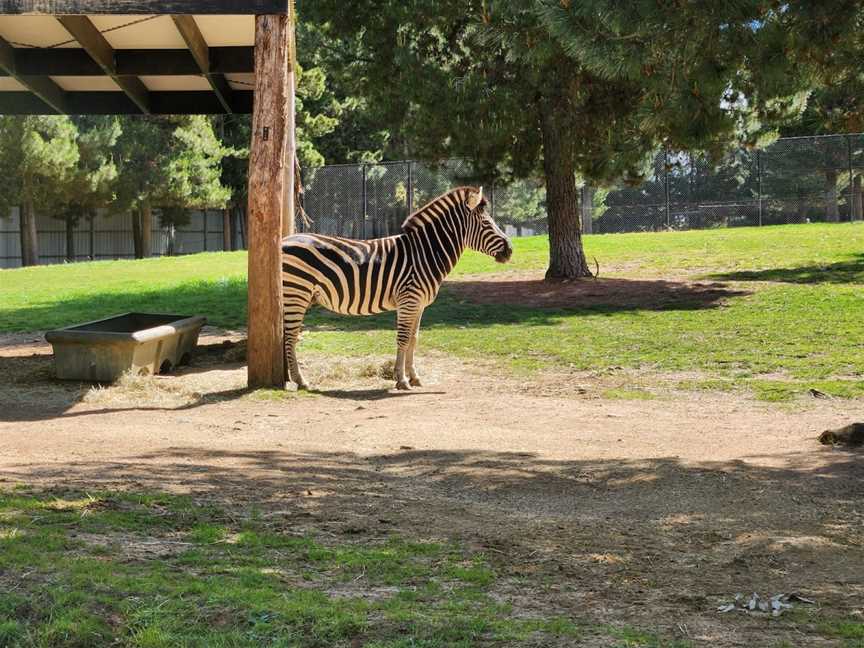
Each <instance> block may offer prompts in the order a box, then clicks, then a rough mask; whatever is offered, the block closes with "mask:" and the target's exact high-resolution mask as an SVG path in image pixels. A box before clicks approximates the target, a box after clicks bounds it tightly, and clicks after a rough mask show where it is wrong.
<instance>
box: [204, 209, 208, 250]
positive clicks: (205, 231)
mask: <svg viewBox="0 0 864 648" xmlns="http://www.w3.org/2000/svg"><path fill="white" fill-rule="evenodd" d="M204 251H205V252H206V251H207V210H206V209H205V210H204Z"/></svg>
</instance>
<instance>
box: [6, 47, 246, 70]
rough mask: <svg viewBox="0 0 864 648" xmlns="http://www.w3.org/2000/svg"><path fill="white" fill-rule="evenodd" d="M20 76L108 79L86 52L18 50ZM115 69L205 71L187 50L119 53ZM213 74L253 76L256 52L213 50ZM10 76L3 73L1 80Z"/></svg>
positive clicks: (129, 50) (17, 62) (119, 50)
mask: <svg viewBox="0 0 864 648" xmlns="http://www.w3.org/2000/svg"><path fill="white" fill-rule="evenodd" d="M15 65H16V67H17V69H18V73H19V74H24V75H30V76H104V74H105V70H103V69H102V67H101V66H100V65H99V64H98V63H97V62H96V61H94V60H93V59H92V58H91V56H90V55H89V54H88V53H87V52H86V51H84V50H83V49H77V48H74V49H73V48H68V49H67V48H63V49H42V48H23V47H19V48H16V49H15ZM114 67H115V69H116V71H117V74H119V75H120V76H177V75H186V74H200V73H201V68H200V67H199V66H198V64H197V63H196V62H195V59H194V58H192V53H191V52H190V51H189V50H185V49H182V50H181V49H170V50H142V49H115V50H114ZM210 71H211V72H212V73H213V74H252V73H253V72H255V48H253V47H211V48H210ZM5 76H10V75H9V74H8V73H7V72H6V71H5V70H2V69H0V77H5Z"/></svg>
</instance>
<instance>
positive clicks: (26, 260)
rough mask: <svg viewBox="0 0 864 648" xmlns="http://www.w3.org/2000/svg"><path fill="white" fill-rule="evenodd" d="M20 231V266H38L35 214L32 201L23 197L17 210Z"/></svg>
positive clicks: (27, 197)
mask: <svg viewBox="0 0 864 648" xmlns="http://www.w3.org/2000/svg"><path fill="white" fill-rule="evenodd" d="M19 214H20V217H19V220H20V229H21V265H22V266H34V265H39V236H38V233H37V232H36V214H35V213H34V209H33V199H32V198H30V196H25V198H24V200H23V201H22V204H21V207H20V210H19Z"/></svg>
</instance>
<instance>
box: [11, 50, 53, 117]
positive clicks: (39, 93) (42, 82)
mask: <svg viewBox="0 0 864 648" xmlns="http://www.w3.org/2000/svg"><path fill="white" fill-rule="evenodd" d="M0 68H3V69H4V70H5V71H6V72H7V73H8V74H9V75H10V76H12V77H15V79H16V80H17V81H18V83H20V84H21V85H23V86H24V87H25V88H27V89H28V90H30V92H32V93H33V95H35V97H36V98H37V99H38V100H41V101H42V102H43V103H44V104H45V106H46V108H47V109H48V110H47V111H46V112H47V114H54V113H64V112H66V93H65V92H63V89H62V88H61V87H60V86H58V85H57V84H56V83H54V82H53V81H52V80H51V79H49V78H48V77H44V76H29V75H26V74H20V73H19V72H18V65H17V54H16V51H15V48H14V47H12V46H11V45H10V44H9V43H8V42H7V41H6V40H5V39H3V38H0ZM24 94H27V93H24Z"/></svg>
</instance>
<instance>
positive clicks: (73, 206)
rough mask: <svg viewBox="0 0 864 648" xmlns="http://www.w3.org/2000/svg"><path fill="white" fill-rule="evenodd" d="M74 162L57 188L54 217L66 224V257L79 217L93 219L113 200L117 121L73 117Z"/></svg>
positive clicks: (72, 254) (71, 249)
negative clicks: (76, 159)
mask: <svg viewBox="0 0 864 648" xmlns="http://www.w3.org/2000/svg"><path fill="white" fill-rule="evenodd" d="M72 121H73V123H74V124H75V126H76V128H77V129H78V140H77V144H78V164H77V166H76V168H75V170H74V172H73V173H71V174H70V176H69V177H68V179H67V181H66V182H65V183H63V184H62V185H61V186H59V187H58V188H59V189H60V191H59V192H58V193H59V196H58V197H59V201H60V204H59V205H58V206H57V209H56V210H55V212H54V218H57V219H58V220H61V221H63V222H64V223H65V225H66V259H67V260H68V261H74V260H75V256H76V250H75V235H74V231H75V228H76V227H77V226H78V224H79V223H80V222H81V220H82V219H87V220H93V219H94V218H96V210H97V209H100V208H103V207H107V206H108V205H110V204H111V202H112V201H113V199H114V183H115V181H116V179H117V166H116V165H115V163H114V158H113V155H112V147H113V146H114V144H115V143H116V142H117V138H118V137H119V136H120V122H119V120H118V119H117V118H116V117H111V116H76V117H72Z"/></svg>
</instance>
